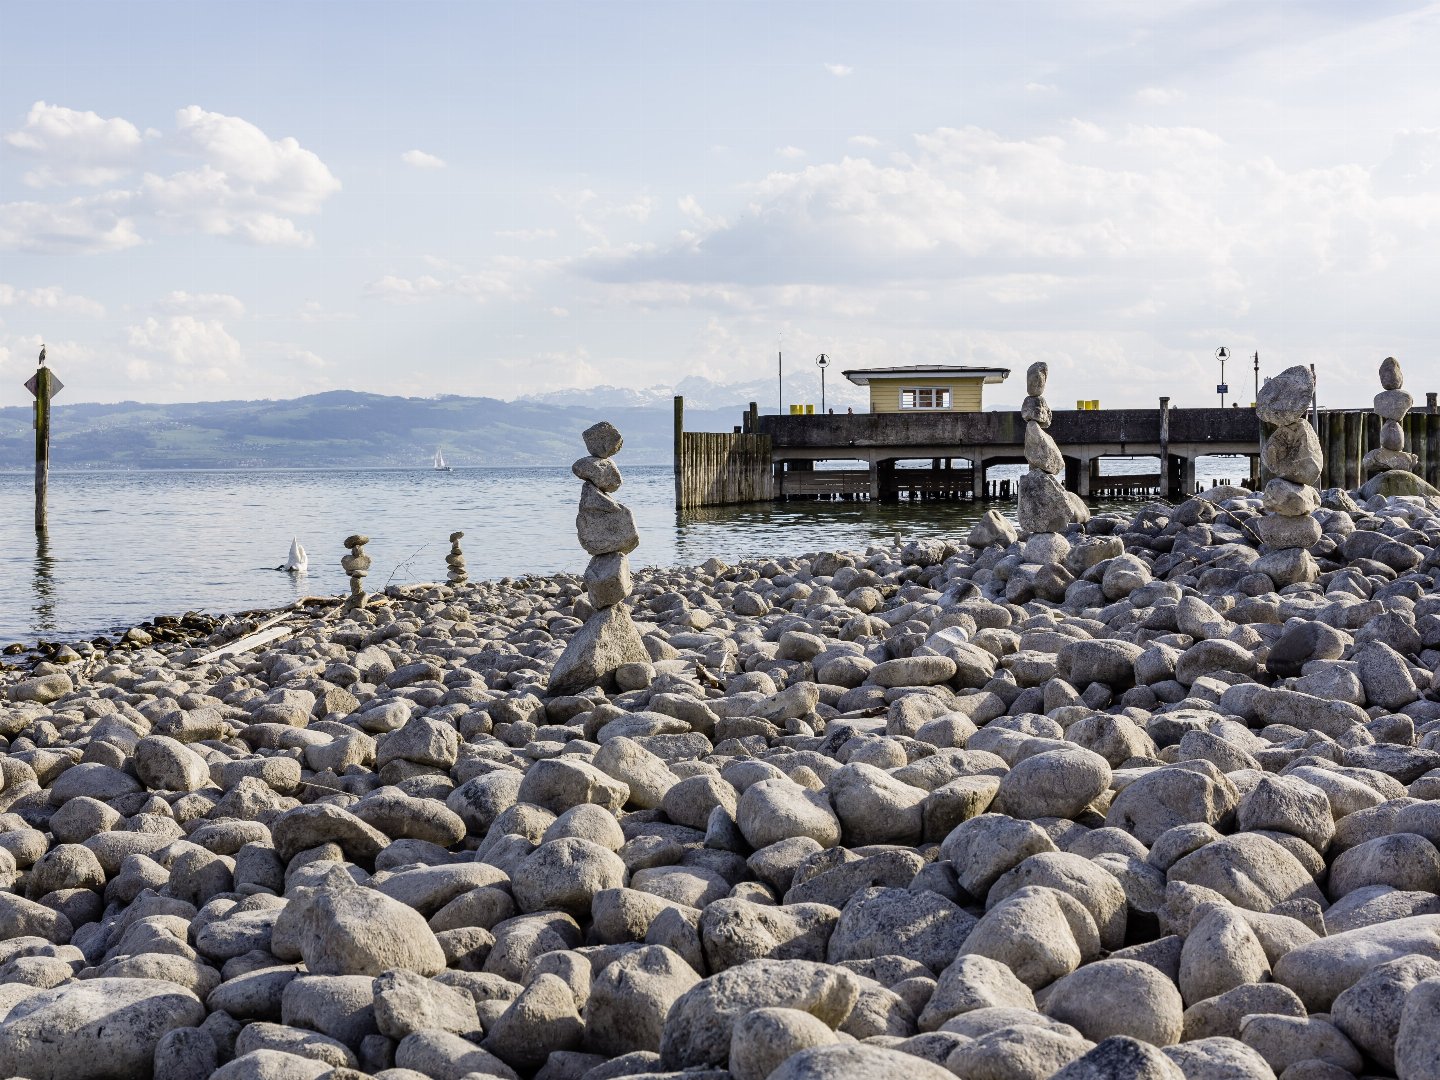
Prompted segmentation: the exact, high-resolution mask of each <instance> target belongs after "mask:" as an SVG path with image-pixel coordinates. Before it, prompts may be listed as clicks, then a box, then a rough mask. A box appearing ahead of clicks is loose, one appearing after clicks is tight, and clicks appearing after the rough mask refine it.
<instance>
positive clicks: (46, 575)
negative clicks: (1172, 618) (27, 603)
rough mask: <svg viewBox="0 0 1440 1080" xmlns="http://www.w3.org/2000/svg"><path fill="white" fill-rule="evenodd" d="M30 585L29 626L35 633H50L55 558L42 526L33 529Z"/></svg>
mask: <svg viewBox="0 0 1440 1080" xmlns="http://www.w3.org/2000/svg"><path fill="white" fill-rule="evenodd" d="M32 587H33V589H34V591H35V604H34V607H33V608H32V609H31V612H32V614H33V615H34V618H33V620H32V621H31V626H32V627H33V628H34V630H35V632H36V633H50V632H51V631H53V630H55V629H56V622H55V558H54V556H53V555H51V554H50V533H49V530H47V529H46V528H44V527H43V526H41V527H39V528H37V529H36V530H35V574H34V578H33V584H32Z"/></svg>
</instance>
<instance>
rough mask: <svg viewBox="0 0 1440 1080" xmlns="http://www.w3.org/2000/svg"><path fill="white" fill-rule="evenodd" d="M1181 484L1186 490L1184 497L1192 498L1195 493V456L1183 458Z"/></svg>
mask: <svg viewBox="0 0 1440 1080" xmlns="http://www.w3.org/2000/svg"><path fill="white" fill-rule="evenodd" d="M1180 462H1181V466H1180V469H1181V472H1180V485H1181V488H1182V489H1183V491H1184V496H1183V497H1184V498H1186V499H1188V498H1191V497H1192V496H1193V495H1194V494H1195V459H1194V458H1193V457H1187V458H1181V459H1180Z"/></svg>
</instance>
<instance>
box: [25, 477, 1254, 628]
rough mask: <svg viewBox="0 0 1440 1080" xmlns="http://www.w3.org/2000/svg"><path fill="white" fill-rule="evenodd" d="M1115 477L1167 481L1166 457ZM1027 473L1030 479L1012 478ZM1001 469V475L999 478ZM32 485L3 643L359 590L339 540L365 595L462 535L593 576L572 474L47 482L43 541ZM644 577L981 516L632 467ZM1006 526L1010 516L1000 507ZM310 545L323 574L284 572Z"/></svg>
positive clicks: (970, 508)
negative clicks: (680, 505)
mask: <svg viewBox="0 0 1440 1080" xmlns="http://www.w3.org/2000/svg"><path fill="white" fill-rule="evenodd" d="M1107 465H1108V466H1109V467H1108V468H1107V470H1106V471H1107V472H1110V471H1112V469H1113V471H1116V472H1119V471H1135V472H1154V471H1155V470H1156V469H1157V467H1158V466H1157V464H1156V463H1155V462H1154V460H1153V459H1135V461H1134V462H1133V464H1132V463H1129V462H1126V461H1114V462H1109V463H1107ZM1012 471H1013V473H1014V474H1015V475H1016V476H1018V474H1019V472H1020V471H1021V469H1020V467H1019V466H1014V467H1012ZM1197 471H1198V474H1199V476H1200V478H1201V479H1202V480H1205V479H1206V478H1208V477H1215V476H1220V477H1235V476H1240V475H1243V473H1244V467H1243V465H1240V464H1237V463H1236V460H1235V459H1227V458H1209V459H1205V458H1202V459H1201V461H1200V467H1199V469H1198V470H1197ZM1006 475H1007V473H1006V471H1005V469H1004V468H997V469H994V470H992V471H991V476H992V477H994V478H999V479H1004V478H1005V477H1006ZM32 483H33V478H32V476H31V475H29V474H20V473H6V474H0V644H3V643H5V642H10V641H25V642H27V643H32V642H33V640H34V639H35V638H36V637H42V638H47V639H51V640H55V639H60V640H64V639H75V638H80V637H89V636H94V635H96V634H100V633H106V632H109V631H112V630H115V629H117V628H123V627H128V626H133V625H135V624H137V623H140V622H143V621H145V620H147V619H151V618H153V617H155V616H156V615H163V614H182V613H184V612H186V611H206V612H211V613H226V612H235V611H243V610H248V609H253V608H263V607H279V606H282V605H284V604H288V603H290V602H291V601H292V600H294V599H295V598H296V597H299V596H305V595H316V594H338V593H342V592H346V591H348V584H347V582H346V579H345V576H344V574H343V573H342V572H341V570H340V557H341V556H342V555H343V554H344V553H345V552H344V548H343V547H342V546H341V541H342V540H343V539H344V538H345V537H346V536H348V535H349V534H350V533H353V532H363V533H365V534H366V535H368V536H369V537H370V540H371V542H370V545H369V546H368V547H367V548H366V553H367V554H369V555H370V557H371V559H372V562H373V565H372V569H371V571H370V576H369V578H368V579H367V581H366V585H367V586H368V587H370V588H371V589H373V590H379V589H381V588H383V587H384V585H385V584H386V583H387V582H392V581H393V582H420V581H437V580H443V579H444V576H445V555H446V553H447V552H448V550H449V541H448V536H449V534H450V533H451V532H453V531H455V530H457V529H458V530H463V531H464V533H465V539H464V540H463V541H462V546H463V548H464V550H465V556H466V560H467V563H468V569H469V572H470V575H471V577H473V578H498V577H507V576H510V577H516V576H520V575H523V574H527V573H553V572H555V571H557V570H571V571H580V570H583V569H584V566H585V562H586V556H585V553H584V552H583V551H582V550H581V549H580V546H579V545H578V544H577V543H576V540H575V504H576V500H577V498H578V496H579V487H580V485H579V481H577V480H576V479H575V478H574V477H573V476H572V475H571V474H570V470H569V469H566V468H543V469H456V470H455V471H453V472H448V473H437V472H435V471H433V470H429V469H424V470H421V469H365V470H354V471H343V470H335V471H320V470H304V471H301V470H273V471H250V472H246V471H240V470H235V471H174V472H91V471H85V472H63V471H56V472H52V474H51V478H50V515H49V518H50V520H49V529H48V531H47V534H46V535H45V536H44V537H43V538H41V539H39V540H37V538H36V535H35V532H34V528H33V509H32V507H33V503H32V498H33V488H32ZM620 498H621V500H622V501H623V502H624V503H626V505H628V506H629V507H630V508H631V509H632V510H633V511H634V513H635V516H636V520H637V523H638V525H639V528H640V536H641V541H640V547H639V549H638V550H637V551H636V552H635V553H634V554H633V555H632V556H631V559H632V560H633V561H634V562H635V563H636V565H646V566H674V565H691V564H696V563H700V562H704V561H705V560H706V559H708V558H710V557H711V556H716V557H718V558H720V559H724V560H730V561H733V560H738V559H743V558H752V557H756V556H762V555H779V554H801V553H804V552H807V551H818V550H822V549H831V550H833V549H837V548H863V547H864V546H865V545H866V544H868V543H870V542H872V541H875V540H880V539H886V538H889V537H893V536H894V535H895V534H896V533H899V534H901V535H903V536H906V537H916V536H933V535H946V534H950V535H954V534H956V533H961V532H963V531H965V530H967V529H968V528H969V527H970V525H971V524H973V523H974V521H975V520H976V519H977V518H978V517H979V516H980V514H982V513H983V512H984V511H985V509H986V508H987V505H986V504H983V503H965V502H959V503H942V502H924V503H901V504H899V505H894V504H885V505H882V504H876V503H868V502H859V503H843V502H824V503H817V502H792V503H780V504H761V505H752V506H741V507H723V508H712V509H707V510H704V511H701V512H698V513H696V514H694V515H692V516H689V517H686V518H683V519H677V517H676V514H675V504H674V488H673V481H672V477H671V472H670V469H669V468H668V467H659V466H651V467H644V466H637V467H633V468H629V469H627V470H625V485H624V487H623V488H622V489H621V491H620ZM990 505H994V506H996V507H997V508H998V509H1000V510H1002V511H1003V512H1006V513H1013V512H1014V504H1013V503H994V504H990ZM291 537H298V538H299V540H300V542H301V543H302V544H303V545H304V546H305V548H306V549H307V551H308V553H309V559H310V568H309V571H308V573H306V574H304V575H298V576H292V575H290V574H284V573H277V572H275V571H274V570H270V569H265V568H266V567H273V566H276V565H277V564H279V563H280V562H281V561H282V560H283V559H284V558H285V555H286V552H287V551H288V550H289V547H290V540H291Z"/></svg>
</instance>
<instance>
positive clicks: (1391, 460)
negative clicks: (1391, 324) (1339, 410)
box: [1360, 356, 1440, 499]
mask: <svg viewBox="0 0 1440 1080" xmlns="http://www.w3.org/2000/svg"><path fill="white" fill-rule="evenodd" d="M1404 385H1405V373H1404V372H1403V371H1401V370H1400V361H1398V360H1396V359H1395V358H1394V357H1393V356H1387V357H1386V358H1385V359H1384V360H1382V361H1380V387H1381V389H1380V393H1378V394H1376V395H1375V412H1376V413H1377V414H1378V415H1379V416H1380V420H1381V425H1380V445H1379V446H1378V447H1376V448H1375V449H1374V450H1371V451H1370V452H1369V453H1368V454H1366V455H1365V459H1364V460H1363V461H1362V462H1361V468H1362V470H1363V471H1364V474H1365V476H1366V477H1368V479H1367V480H1366V481H1365V482H1364V484H1363V485H1362V486H1361V488H1360V494H1361V495H1362V496H1363V497H1364V498H1367V499H1368V498H1370V497H1372V496H1374V495H1437V494H1440V492H1437V491H1436V490H1435V489H1434V488H1433V487H1431V486H1430V485H1429V484H1427V483H1426V482H1425V481H1424V480H1423V479H1421V478H1420V477H1419V476H1418V475H1416V473H1415V466H1416V465H1417V464H1418V463H1419V460H1420V459H1419V458H1418V457H1416V456H1415V455H1414V454H1412V453H1409V452H1408V451H1406V449H1405V429H1404V427H1402V426H1401V425H1402V424H1404V422H1405V414H1406V413H1408V412H1409V411H1410V406H1411V405H1413V404H1414V399H1412V398H1411V397H1410V394H1409V392H1408V391H1406V390H1404V389H1403V387H1404Z"/></svg>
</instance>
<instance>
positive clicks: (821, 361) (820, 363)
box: [815, 352, 830, 413]
mask: <svg viewBox="0 0 1440 1080" xmlns="http://www.w3.org/2000/svg"><path fill="white" fill-rule="evenodd" d="M815 366H816V367H818V368H819V369H820V411H821V412H822V413H823V412H824V411H825V369H826V368H827V367H829V366H830V357H828V356H826V355H825V354H824V353H823V352H822V353H821V354H820V355H819V356H817V357H815Z"/></svg>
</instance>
